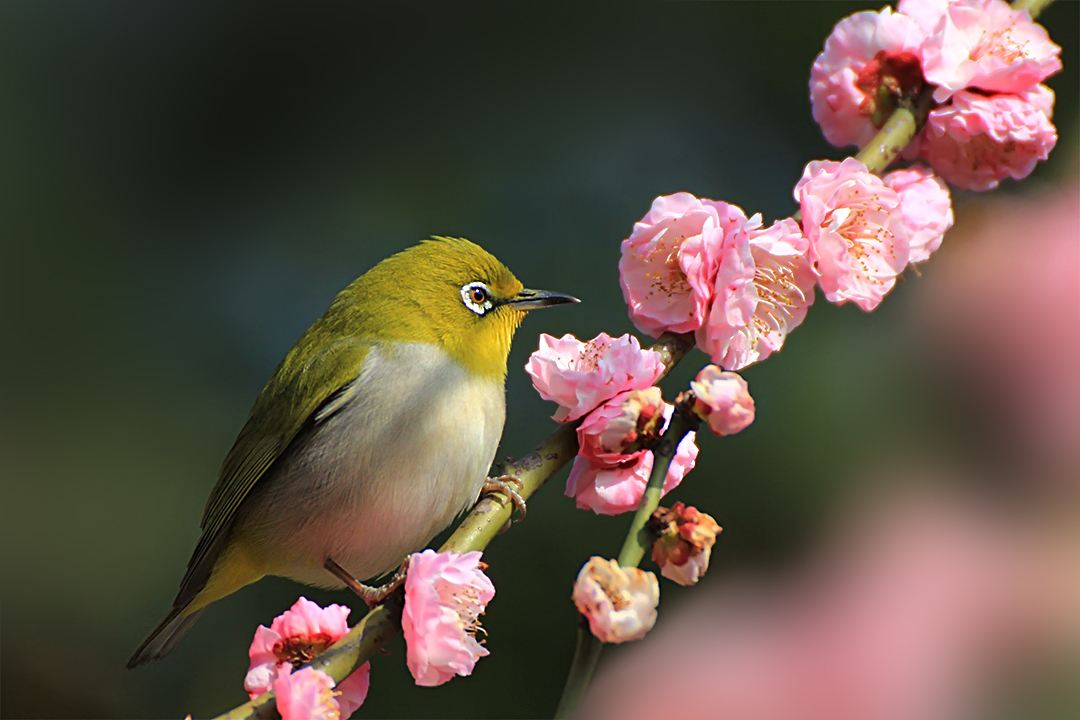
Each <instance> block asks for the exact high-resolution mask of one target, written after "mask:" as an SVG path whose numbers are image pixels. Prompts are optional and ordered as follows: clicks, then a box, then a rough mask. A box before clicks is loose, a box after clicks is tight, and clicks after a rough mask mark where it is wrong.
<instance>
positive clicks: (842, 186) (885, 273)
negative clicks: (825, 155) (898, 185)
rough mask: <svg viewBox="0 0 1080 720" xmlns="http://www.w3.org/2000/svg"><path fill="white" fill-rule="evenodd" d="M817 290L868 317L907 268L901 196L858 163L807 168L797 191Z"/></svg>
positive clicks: (824, 163)
mask: <svg viewBox="0 0 1080 720" xmlns="http://www.w3.org/2000/svg"><path fill="white" fill-rule="evenodd" d="M795 199H796V200H798V201H799V205H800V208H801V210H802V227H803V232H804V234H805V235H806V238H807V239H808V240H809V241H810V252H809V257H810V260H811V261H812V262H813V266H814V271H815V272H816V273H817V276H818V284H819V285H820V286H821V289H822V291H823V292H824V293H825V298H826V299H827V300H829V301H830V302H834V303H838V304H843V303H846V302H849V301H850V302H853V303H855V304H856V305H858V306H859V308H861V309H862V310H865V311H870V310H873V309H874V308H876V307H877V306H878V304H879V303H880V302H881V300H882V299H883V298H884V297H885V295H887V294H888V292H889V291H890V290H892V288H893V286H894V285H895V284H896V276H897V275H898V274H899V273H900V272H901V271H902V270H903V269H904V267H905V266H906V265H907V262H908V242H909V240H908V237H907V235H906V231H907V228H906V226H905V225H904V224H903V223H902V221H901V218H900V215H899V213H898V212H897V210H898V209H899V207H900V196H899V195H898V194H897V192H896V191H895V190H893V189H891V188H890V187H888V186H887V185H885V183H884V182H882V180H881V178H879V177H877V176H876V175H873V174H872V173H870V172H869V171H867V169H866V166H865V165H863V164H862V163H861V162H859V161H858V160H856V159H855V158H847V159H845V160H844V161H843V162H834V161H829V160H822V161H813V162H810V163H809V164H807V166H806V169H805V170H804V171H803V176H802V179H800V180H799V182H798V183H797V184H796V185H795Z"/></svg>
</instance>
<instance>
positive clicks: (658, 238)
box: [619, 192, 747, 337]
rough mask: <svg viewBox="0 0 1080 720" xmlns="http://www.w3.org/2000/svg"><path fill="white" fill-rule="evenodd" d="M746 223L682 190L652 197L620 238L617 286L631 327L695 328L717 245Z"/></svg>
mask: <svg viewBox="0 0 1080 720" xmlns="http://www.w3.org/2000/svg"><path fill="white" fill-rule="evenodd" d="M746 223H747V218H746V215H745V214H744V213H743V211H742V210H741V209H740V208H738V207H736V206H735V205H730V204H728V203H725V202H717V201H715V200H708V199H699V198H696V197H694V196H693V195H691V194H690V193H686V192H680V193H674V194H673V195H661V196H660V197H658V198H656V199H655V200H654V201H653V204H652V207H651V208H650V209H649V212H648V213H646V215H645V217H643V218H642V219H641V220H639V221H638V222H636V223H634V230H633V232H632V233H631V234H630V237H628V238H626V239H625V240H623V242H622V257H621V258H620V260H619V284H620V286H621V287H622V291H623V297H624V298H625V300H626V305H627V307H628V308H629V310H630V319H631V320H632V321H633V323H634V325H635V326H637V328H638V329H639V330H641V331H642V332H643V333H645V334H647V335H651V336H653V337H659V336H660V335H662V334H663V333H665V332H674V333H686V332H693V331H694V330H697V329H698V328H699V327H701V323H702V322H703V320H704V318H705V312H706V310H707V308H708V305H709V301H710V300H711V299H712V293H713V278H715V276H716V270H717V266H718V264H719V263H720V258H721V253H722V250H723V247H724V245H725V243H730V242H732V235H733V234H735V233H739V232H742V229H743V227H744V226H745V225H746Z"/></svg>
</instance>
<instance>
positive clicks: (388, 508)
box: [236, 344, 506, 587]
mask: <svg viewBox="0 0 1080 720" xmlns="http://www.w3.org/2000/svg"><path fill="white" fill-rule="evenodd" d="M356 383H357V387H356V392H355V394H354V395H353V396H352V397H351V398H350V399H349V400H348V401H347V402H346V403H345V404H344V406H343V407H342V408H341V409H340V410H339V411H337V412H336V413H335V414H333V415H332V416H331V417H329V418H327V419H326V420H324V421H322V422H321V423H318V424H317V425H316V426H315V428H314V429H313V430H311V431H310V434H308V435H307V436H305V437H303V438H300V439H299V441H298V442H297V443H295V444H294V447H293V448H291V449H290V451H289V453H288V454H287V456H285V457H283V458H282V459H281V461H279V462H278V463H277V464H276V465H275V466H274V468H273V469H272V471H271V472H270V473H269V474H268V476H267V477H265V478H263V479H261V480H260V481H259V484H258V486H257V487H256V489H255V490H254V491H253V493H252V496H251V497H250V498H249V499H248V501H245V503H244V509H243V510H244V511H243V513H242V514H241V516H240V517H238V518H237V528H236V530H237V532H239V533H242V537H243V539H244V544H245V545H246V546H248V547H251V548H252V550H254V551H255V552H257V553H258V555H259V556H261V559H262V560H263V561H264V562H265V563H266V565H267V567H268V574H271V575H283V576H286V577H291V578H294V579H296V580H300V581H301V582H305V583H308V584H312V585H322V586H327V587H334V586H340V583H337V582H335V580H334V578H333V577H332V576H331V575H330V574H329V573H328V572H327V571H326V570H324V569H323V563H324V561H325V560H326V558H327V557H332V558H334V560H336V561H337V562H338V564H340V565H341V566H342V567H344V568H345V569H346V570H348V571H349V572H351V573H352V574H353V575H355V576H356V577H358V578H361V579H363V578H370V577H373V576H375V575H379V574H381V573H384V572H387V571H389V570H392V569H394V568H395V567H397V565H398V564H399V563H400V562H401V560H402V559H403V558H404V557H405V555H407V554H408V553H410V552H414V551H416V550H419V549H421V548H423V547H424V546H425V545H426V544H427V543H428V542H429V541H430V540H431V538H432V537H434V536H435V535H436V534H438V533H439V532H440V531H441V530H443V529H444V528H446V527H447V526H448V525H449V524H450V523H451V522H452V521H453V519H454V518H455V517H456V516H457V515H458V514H459V513H461V512H462V511H463V510H465V509H467V508H468V507H470V506H471V505H472V504H473V503H474V502H475V501H476V498H477V497H478V495H479V493H480V489H481V487H482V486H483V483H484V479H485V477H486V474H487V471H488V469H489V468H490V467H491V463H492V461H493V460H494V459H495V451H496V449H497V447H498V444H499V438H500V436H501V435H502V429H503V422H504V420H505V415H506V404H505V402H506V401H505V395H504V389H503V384H502V382H501V381H499V380H496V379H491V378H477V377H475V376H472V375H470V374H468V373H466V372H465V370H464V369H462V368H461V366H460V365H458V364H457V363H456V362H454V361H453V360H451V359H450V358H449V357H448V356H447V355H446V354H445V353H444V352H443V351H442V350H441V349H439V348H437V347H435V346H433V345H426V344H400V345H395V346H392V347H391V348H387V349H379V348H375V349H373V350H372V351H371V352H369V353H368V355H367V357H366V358H365V359H364V366H363V368H362V370H361V373H360V377H359V378H358V379H357V380H356Z"/></svg>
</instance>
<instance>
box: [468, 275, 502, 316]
mask: <svg viewBox="0 0 1080 720" xmlns="http://www.w3.org/2000/svg"><path fill="white" fill-rule="evenodd" d="M461 301H462V302H463V303H465V307H467V308H469V309H470V310H472V311H473V312H474V313H476V314H477V315H483V314H484V313H486V312H487V311H488V310H490V309H491V308H492V307H494V305H495V304H494V303H493V302H492V301H491V291H490V290H488V286H487V285H485V284H484V283H482V282H471V283H469V284H467V285H462V286H461Z"/></svg>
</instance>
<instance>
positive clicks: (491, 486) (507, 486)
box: [480, 475, 526, 524]
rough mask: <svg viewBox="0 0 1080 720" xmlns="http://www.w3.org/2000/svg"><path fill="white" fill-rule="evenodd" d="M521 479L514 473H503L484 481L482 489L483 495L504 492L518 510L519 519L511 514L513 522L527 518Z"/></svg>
mask: <svg viewBox="0 0 1080 720" xmlns="http://www.w3.org/2000/svg"><path fill="white" fill-rule="evenodd" d="M523 487H524V486H523V484H522V482H521V480H519V479H518V478H516V477H514V476H513V475H501V476H499V477H497V478H488V479H487V480H485V481H484V487H483V489H482V490H481V491H480V494H481V495H490V494H492V493H502V494H503V495H505V496H506V498H507V499H508V500H509V501H510V503H511V504H512V505H513V506H514V509H515V510H517V512H518V517H517V520H516V521H515V520H514V519H513V516H512V515H511V520H510V522H511V524H512V523H514V522H521V521H522V520H524V519H525V513H526V505H525V498H523V497H521V490H522V488H523Z"/></svg>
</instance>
